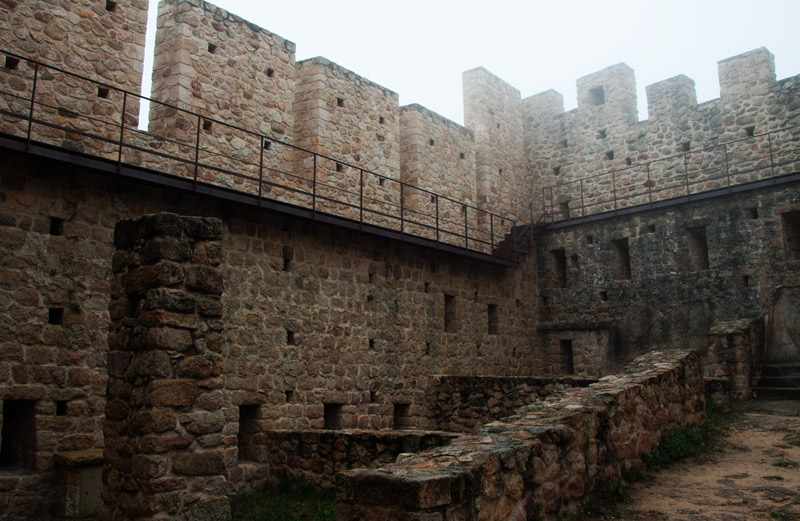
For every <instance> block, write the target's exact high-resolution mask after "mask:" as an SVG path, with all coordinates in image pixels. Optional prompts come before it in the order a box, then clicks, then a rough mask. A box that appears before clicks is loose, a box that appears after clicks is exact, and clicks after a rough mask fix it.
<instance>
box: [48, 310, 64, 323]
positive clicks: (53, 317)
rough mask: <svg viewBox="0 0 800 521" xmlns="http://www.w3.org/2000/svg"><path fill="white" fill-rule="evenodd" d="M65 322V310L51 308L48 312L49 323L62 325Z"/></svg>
mask: <svg viewBox="0 0 800 521" xmlns="http://www.w3.org/2000/svg"><path fill="white" fill-rule="evenodd" d="M63 322H64V308H50V309H48V310H47V323H48V324H53V325H56V326H58V325H61V324H62V323H63Z"/></svg>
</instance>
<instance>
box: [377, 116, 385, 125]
mask: <svg viewBox="0 0 800 521" xmlns="http://www.w3.org/2000/svg"><path fill="white" fill-rule="evenodd" d="M378 123H380V124H381V125H383V124H384V123H386V118H384V117H383V116H378Z"/></svg>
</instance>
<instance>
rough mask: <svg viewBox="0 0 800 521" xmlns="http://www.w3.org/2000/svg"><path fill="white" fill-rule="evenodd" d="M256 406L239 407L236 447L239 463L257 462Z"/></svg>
mask: <svg viewBox="0 0 800 521" xmlns="http://www.w3.org/2000/svg"><path fill="white" fill-rule="evenodd" d="M260 409H261V408H260V407H259V406H258V405H240V406H239V435H238V440H237V445H238V448H239V461H240V462H242V461H258V460H259V457H258V452H257V447H256V446H255V440H256V438H257V436H258V416H259V411H260Z"/></svg>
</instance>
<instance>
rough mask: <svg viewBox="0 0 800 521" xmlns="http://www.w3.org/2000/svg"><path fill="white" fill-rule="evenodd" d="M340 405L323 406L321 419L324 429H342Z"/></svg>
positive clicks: (327, 404) (342, 421)
mask: <svg viewBox="0 0 800 521" xmlns="http://www.w3.org/2000/svg"><path fill="white" fill-rule="evenodd" d="M342 408H343V406H342V404H341V403H325V404H323V418H324V421H325V428H326V429H341V428H343V427H344V418H343V414H342Z"/></svg>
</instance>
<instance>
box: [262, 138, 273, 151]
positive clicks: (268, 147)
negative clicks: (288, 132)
mask: <svg viewBox="0 0 800 521" xmlns="http://www.w3.org/2000/svg"><path fill="white" fill-rule="evenodd" d="M274 149H275V143H273V142H272V141H269V140H266V139H265V140H264V150H274Z"/></svg>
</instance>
